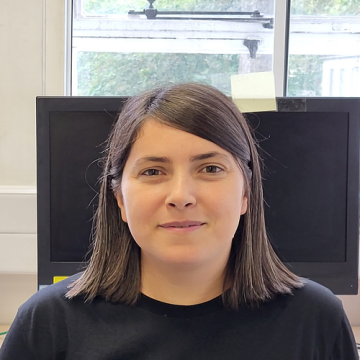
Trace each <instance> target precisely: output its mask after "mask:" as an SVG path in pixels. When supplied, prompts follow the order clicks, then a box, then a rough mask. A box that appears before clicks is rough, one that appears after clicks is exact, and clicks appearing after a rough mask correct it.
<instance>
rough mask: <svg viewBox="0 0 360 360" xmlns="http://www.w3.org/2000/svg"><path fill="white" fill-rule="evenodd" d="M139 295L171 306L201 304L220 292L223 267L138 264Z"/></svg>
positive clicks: (144, 261)
mask: <svg viewBox="0 0 360 360" xmlns="http://www.w3.org/2000/svg"><path fill="white" fill-rule="evenodd" d="M141 273H142V275H141V282H142V289H141V291H142V293H143V294H144V295H146V296H149V297H151V298H153V299H155V300H158V301H162V302H165V303H168V304H175V305H195V304H201V303H204V302H206V301H209V300H211V299H214V298H215V297H217V296H219V295H220V294H222V292H223V282H224V275H225V266H222V267H221V269H214V268H213V267H211V266H209V267H204V266H201V267H200V266H194V265H190V266H189V265H183V264H176V265H174V264H158V263H157V264H156V266H152V264H151V263H149V261H147V260H146V259H142V262H141Z"/></svg>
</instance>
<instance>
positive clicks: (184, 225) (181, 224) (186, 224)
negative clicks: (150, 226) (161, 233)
mask: <svg viewBox="0 0 360 360" xmlns="http://www.w3.org/2000/svg"><path fill="white" fill-rule="evenodd" d="M204 224H205V223H203V222H201V221H173V222H169V223H165V224H161V225H160V227H162V228H165V229H188V228H195V227H197V228H198V227H200V226H201V225H204Z"/></svg>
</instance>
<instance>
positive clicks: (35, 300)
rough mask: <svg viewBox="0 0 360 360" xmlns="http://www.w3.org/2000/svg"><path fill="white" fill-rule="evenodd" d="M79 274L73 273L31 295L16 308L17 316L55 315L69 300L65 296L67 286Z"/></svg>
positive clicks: (23, 317) (24, 317)
mask: <svg viewBox="0 0 360 360" xmlns="http://www.w3.org/2000/svg"><path fill="white" fill-rule="evenodd" d="M80 275H81V274H80V273H79V274H75V275H73V276H70V277H68V278H67V279H65V280H62V281H60V282H58V283H56V284H52V285H49V286H47V287H45V288H43V289H42V290H39V291H38V292H36V293H35V294H34V295H33V296H31V297H30V298H29V299H28V300H27V301H26V302H25V303H24V304H23V305H21V306H20V308H19V310H18V315H17V316H18V317H19V318H20V319H21V320H22V319H26V318H27V319H29V318H30V317H31V318H33V317H34V316H36V315H40V317H45V316H49V313H51V314H52V315H56V314H58V313H59V312H61V311H62V309H65V308H66V307H67V306H68V305H69V303H70V301H69V300H68V299H67V298H66V297H65V295H66V293H67V292H68V286H69V285H70V284H71V283H72V282H73V281H75V280H76V279H77V278H78V277H79V276H80Z"/></svg>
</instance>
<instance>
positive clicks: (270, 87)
mask: <svg viewBox="0 0 360 360" xmlns="http://www.w3.org/2000/svg"><path fill="white" fill-rule="evenodd" d="M231 94H232V99H233V101H234V103H235V104H236V106H237V107H238V108H239V109H240V111H241V112H244V113H246V112H256V111H273V110H277V107H276V96H275V80H274V73H273V72H271V71H266V72H258V73H250V74H239V75H232V76H231Z"/></svg>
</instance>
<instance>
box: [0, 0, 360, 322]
mask: <svg viewBox="0 0 360 360" xmlns="http://www.w3.org/2000/svg"><path fill="white" fill-rule="evenodd" d="M0 1H1V11H0V49H1V50H0V54H1V55H0V101H1V103H0V105H1V106H0V289H1V296H0V324H9V323H11V321H12V319H13V318H14V316H15V313H16V310H17V308H18V307H19V306H20V305H21V304H22V303H23V302H24V301H25V300H26V299H27V298H28V297H29V296H31V295H32V294H33V293H34V292H35V291H36V290H37V284H36V263H37V255H36V253H37V249H36V188H35V186H36V160H35V159H36V151H35V97H36V96H37V95H62V94H63V92H64V90H63V89H64V83H63V79H64V41H65V37H64V33H65V25H64V24H65V1H66V0H17V1H14V0H0ZM341 299H342V301H343V302H344V306H345V310H346V312H347V314H348V316H349V318H350V321H351V323H352V325H360V296H342V297H341Z"/></svg>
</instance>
